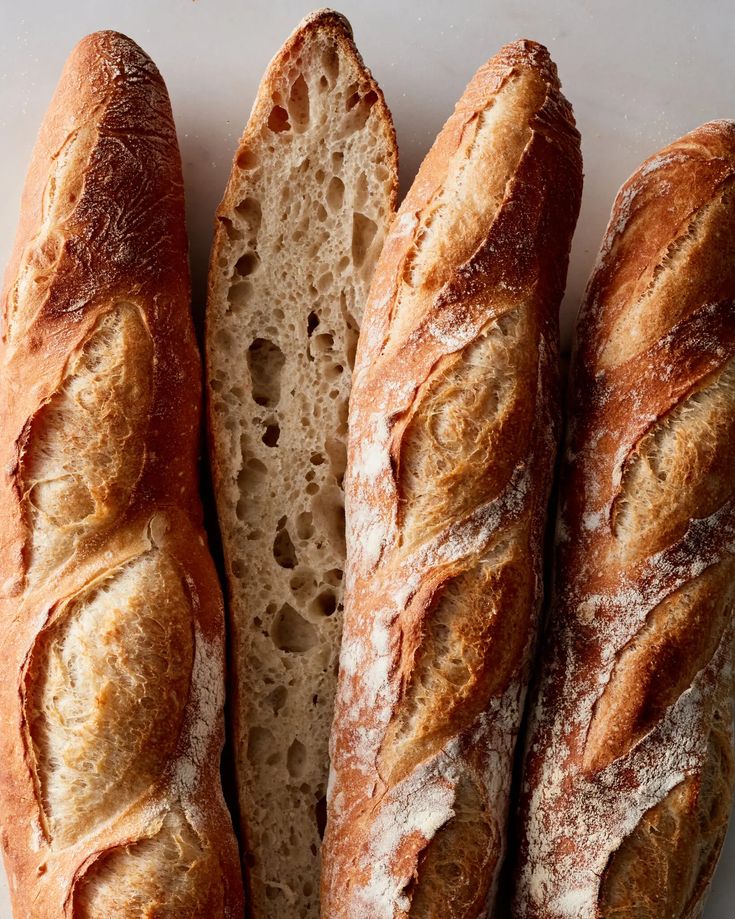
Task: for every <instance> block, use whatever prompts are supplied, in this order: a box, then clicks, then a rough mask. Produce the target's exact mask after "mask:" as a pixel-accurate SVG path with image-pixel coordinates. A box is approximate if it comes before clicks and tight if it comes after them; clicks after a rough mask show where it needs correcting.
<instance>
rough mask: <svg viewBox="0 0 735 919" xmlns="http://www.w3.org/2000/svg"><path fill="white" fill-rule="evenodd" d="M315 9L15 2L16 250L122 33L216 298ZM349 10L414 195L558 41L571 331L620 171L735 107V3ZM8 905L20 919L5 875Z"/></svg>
mask: <svg viewBox="0 0 735 919" xmlns="http://www.w3.org/2000/svg"><path fill="white" fill-rule="evenodd" d="M335 2H336V0H335ZM310 9H312V7H311V6H310V5H309V3H308V2H295V0H294V2H268V3H253V2H248V0H96V2H95V0H64V2H58V0H44V2H41V0H26V2H18V0H0V12H1V15H0V138H2V150H3V157H2V169H0V200H1V201H3V202H4V207H3V213H2V220H0V263H2V264H3V265H4V263H5V262H6V261H7V258H8V255H9V252H10V247H11V242H12V238H13V234H14V232H15V223H16V215H17V208H18V200H19V195H20V190H21V184H22V181H23V178H24V175H25V170H26V166H27V163H28V158H29V154H30V151H31V146H32V144H33V141H34V138H35V135H36V132H37V130H38V126H39V124H40V120H41V118H42V116H43V113H44V110H45V108H46V105H47V103H48V101H49V98H50V96H51V93H52V91H53V88H54V86H55V84H56V80H57V78H58V75H59V72H60V70H61V67H62V64H63V62H64V59H65V58H66V56H67V54H68V53H69V51H70V50H71V48H72V47H73V45H74V44H75V43H76V41H77V40H78V39H79V38H81V37H82V36H83V35H85V34H86V33H87V32H91V31H94V30H96V29H103V28H112V29H118V30H120V31H122V32H125V33H126V34H128V35H130V36H131V37H132V38H134V39H135V40H136V41H137V42H138V43H139V44H141V45H142V46H143V48H144V49H145V50H146V51H147V52H148V53H149V54H150V55H151V56H152V57H153V59H154V60H155V61H156V63H157V64H158V66H159V68H160V70H161V72H162V74H163V76H164V79H165V80H166V82H167V84H168V88H169V91H170V94H171V98H172V102H173V108H174V115H175V117H176V123H177V128H178V132H179V141H180V144H181V148H182V155H183V160H184V174H185V179H186V186H187V187H186V191H187V207H188V218H189V231H190V238H191V254H192V268H193V272H194V291H195V305H196V306H197V307H200V303H201V292H202V290H203V281H204V271H205V267H206V259H207V254H208V248H209V243H210V234H211V224H212V215H213V211H214V207H215V205H216V203H217V202H218V199H219V196H220V195H221V193H222V190H223V188H224V184H225V181H226V178H227V175H228V174H229V170H230V163H231V159H232V155H233V152H234V149H235V145H236V142H237V139H238V137H239V135H240V133H241V131H242V128H243V126H244V123H245V121H246V119H247V116H248V113H249V111H250V106H251V104H252V101H253V98H254V95H255V91H256V88H257V85H258V81H259V79H260V76H261V74H262V72H263V70H264V68H265V66H266V64H267V63H268V61H269V59H270V58H271V56H272V55H273V54H274V53H275V52H276V50H277V49H278V47H279V46H280V44H281V43H282V42H283V41H284V39H285V38H286V37H287V35H288V34H289V33H290V31H291V30H292V29H293V28H294V27H295V25H296V24H297V22H298V21H299V19H300V18H301V16H302V15H304V14H305V13H307V12H308V11H309V10H310ZM339 9H340V10H341V11H342V12H344V13H346V15H347V16H348V17H349V19H350V20H351V22H352V25H353V28H354V31H355V37H356V40H357V44H358V46H359V47H360V49H361V51H362V53H363V55H364V57H365V60H366V62H367V64H368V66H370V67H371V68H372V70H373V72H374V74H375V76H376V78H377V80H378V82H379V83H380V84H381V86H382V87H383V90H384V92H385V95H386V99H387V101H388V105H389V106H390V108H391V109H392V112H393V116H394V119H395V123H396V129H397V132H398V140H399V143H400V151H401V177H402V183H403V188H404V191H405V188H406V187H407V184H408V183H410V181H411V179H412V177H413V175H414V173H415V170H416V168H417V165H418V163H419V162H420V160H421V158H422V157H423V155H424V153H425V152H426V150H427V148H428V146H429V145H430V143H431V142H432V140H433V138H434V136H435V134H436V132H437V131H438V129H439V128H440V127H441V125H442V124H443V122H444V120H445V119H446V117H447V116H448V114H449V112H450V111H451V108H452V107H453V105H454V102H455V100H456V99H457V98H458V96H459V94H460V93H461V91H462V89H463V88H464V86H465V84H466V83H467V81H468V80H469V78H470V77H471V75H472V73H473V72H474V70H475V69H476V68H477V67H478V66H479V65H480V64H481V63H482V62H483V61H484V60H485V59H486V58H488V57H490V56H491V55H492V54H494V53H495V51H496V50H497V49H498V48H499V47H500V46H501V45H502V44H504V43H505V42H507V41H510V40H513V39H515V38H521V37H527V38H534V39H536V40H538V41H541V42H543V43H544V44H546V45H547V46H548V47H549V49H550V50H551V54H552V56H553V58H554V60H555V61H556V63H557V65H558V67H559V73H560V76H561V79H562V83H563V86H564V91H565V93H566V95H567V97H568V98H569V99H570V101H571V102H572V104H573V106H574V109H575V114H576V117H577V122H578V125H579V128H580V130H581V132H582V148H583V154H584V160H585V189H584V199H583V203H582V213H581V217H580V220H579V224H578V227H577V234H576V237H575V240H574V247H573V250H572V262H571V268H570V273H569V282H568V286H567V296H566V298H565V302H564V306H563V323H564V327H565V329H567V330H568V329H569V325H570V321H571V318H572V317H573V315H574V313H575V311H576V308H577V305H578V302H579V299H580V296H581V294H582V291H583V288H584V284H585V282H586V278H587V275H588V274H589V271H590V268H591V265H592V262H593V259H594V256H595V254H596V251H597V248H598V246H599V243H600V238H601V234H602V232H603V229H604V227H605V223H606V221H607V217H608V214H609V210H610V205H611V203H612V199H613V196H614V194H615V192H616V191H617V188H618V187H619V185H620V184H621V183H622V182H623V181H624V180H625V179H626V178H627V176H628V175H629V174H630V173H631V172H632V171H633V170H634V169H635V168H636V167H637V166H638V165H639V163H640V162H641V160H643V159H644V158H645V157H647V156H648V155H650V154H651V153H653V152H655V151H656V150H657V149H658V148H659V147H661V146H663V145H664V144H666V143H668V142H670V141H672V140H674V139H675V138H676V137H677V136H679V135H680V134H683V133H684V132H686V131H688V130H691V129H692V128H694V127H696V125H698V124H699V123H701V122H703V121H707V120H709V119H711V118H735V52H734V51H733V43H732V39H733V36H734V35H735V4H734V3H733V0H700V2H698V3H692V2H691V0H616V2H602V0H555V2H545V0H535V2H529V0H525V2H524V0H515V2H514V0H467V2H460V0H440V2H437V0H415V2H413V3H400V2H397V0H373V2H362V3H361V2H352V0H343V2H342V3H341V5H340V6H339ZM0 768H2V764H0ZM734 869H735V832H734V831H733V828H732V827H731V832H730V836H729V841H728V845H727V847H726V849H725V852H724V853H723V856H722V860H721V863H720V868H719V871H718V875H717V878H716V882H715V885H714V889H713V891H712V894H711V897H710V901H709V904H708V907H707V910H706V913H705V919H732V917H733V915H735V905H733V904H735V876H734V875H735V870H734ZM0 919H10V910H9V907H8V906H7V899H6V894H5V892H4V889H3V890H1V891H0ZM18 919H20V917H18ZM23 919H25V917H23ZM182 919H183V917H182ZM284 919H288V917H284Z"/></svg>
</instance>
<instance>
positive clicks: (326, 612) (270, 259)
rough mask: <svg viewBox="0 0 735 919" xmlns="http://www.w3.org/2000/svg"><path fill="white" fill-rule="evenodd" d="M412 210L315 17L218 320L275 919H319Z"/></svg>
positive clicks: (229, 269) (233, 560)
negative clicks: (384, 363)
mask: <svg viewBox="0 0 735 919" xmlns="http://www.w3.org/2000/svg"><path fill="white" fill-rule="evenodd" d="M396 191H397V151H396V144H395V135H394V131H393V125H392V122H391V118H390V113H389V112H388V109H387V108H386V105H385V102H384V100H383V96H382V94H381V92H380V89H379V88H378V86H377V85H376V83H375V81H374V80H373V78H372V77H371V75H370V72H369V71H368V70H367V69H366V68H365V65H364V64H363V62H362V60H361V58H360V56H359V54H358V52H357V49H356V48H355V45H354V42H353V40H352V33H351V31H350V27H349V24H348V23H347V21H346V20H345V19H344V18H343V17H342V16H340V15H338V14H337V13H334V12H331V11H329V10H323V11H321V12H318V13H315V14H312V15H311V16H309V17H308V18H307V19H306V20H304V22H302V23H301V25H300V26H299V27H298V28H297V29H296V31H295V32H294V33H293V35H291V37H290V38H289V39H288V41H287V42H286V44H285V45H284V46H283V47H282V48H281V50H280V51H279V52H278V54H277V55H276V57H275V58H274V59H273V61H272V62H271V64H270V66H269V68H268V70H267V72H266V74H265V76H264V78H263V82H262V84H261V86H260V90H259V92H258V98H257V100H256V102H255V106H254V108H253V112H252V115H251V116H250V120H249V122H248V124H247V127H246V129H245V133H244V135H243V138H242V140H241V142H240V146H239V148H238V151H237V155H236V158H235V164H234V167H233V171H232V175H231V177H230V181H229V184H228V186H227V190H226V192H225V196H224V200H223V201H222V204H221V205H220V208H219V210H218V212H217V230H216V235H215V240H214V247H213V250H212V261H211V270H210V286H209V301H208V306H207V355H208V379H209V394H210V398H209V422H210V429H211V435H212V467H213V471H214V481H215V492H216V497H217V509H218V514H219V522H220V528H221V531H222V541H223V544H224V552H225V561H226V573H227V582H228V587H229V598H230V624H231V637H232V668H231V677H232V678H231V685H232V691H233V702H232V708H231V711H232V728H233V736H234V752H235V764H236V769H237V784H238V790H239V799H240V822H241V827H242V837H243V840H244V843H245V849H246V853H245V857H246V860H245V864H246V867H247V874H248V880H249V888H250V893H251V909H252V913H253V916H255V917H258V919H263V917H273V919H284V917H294V919H299V917H316V916H318V914H319V850H320V848H321V833H322V832H323V829H324V819H325V795H326V785H327V768H328V754H327V747H328V739H329V728H330V725H331V721H332V712H333V705H334V693H335V688H336V669H337V656H338V653H339V641H340V636H341V630H342V579H343V569H344V497H343V491H342V485H343V483H342V480H343V476H344V470H345V463H346V449H347V448H346V434H347V402H348V398H349V392H350V380H351V376H352V365H353V362H354V355H355V348H356V344H357V333H358V324H359V321H360V318H361V316H362V310H363V307H364V304H365V300H366V299H367V292H368V286H369V283H370V279H371V277H372V274H373V268H374V266H375V261H376V259H377V256H378V253H379V252H380V249H381V247H382V244H383V239H384V237H385V232H386V229H387V226H388V224H389V222H390V221H391V219H392V218H393V213H394V207H395V198H396Z"/></svg>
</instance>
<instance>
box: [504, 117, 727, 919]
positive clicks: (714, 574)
mask: <svg viewBox="0 0 735 919" xmlns="http://www.w3.org/2000/svg"><path fill="white" fill-rule="evenodd" d="M734 469H735V124H732V123H729V122H713V123H711V124H706V125H704V126H703V127H701V128H699V129H698V130H696V131H693V132H692V133H691V134H688V135H686V136H685V137H683V138H681V140H678V141H676V143H674V144H672V145H671V146H670V147H667V148H666V149H665V150H662V151H661V153H659V154H657V155H656V156H654V157H653V158H651V159H650V160H648V161H647V162H646V163H644V164H643V166H642V167H641V168H640V169H639V170H638V172H637V173H635V175H634V176H633V177H632V178H631V179H630V180H629V181H628V182H627V183H626V184H625V185H624V186H623V188H622V189H621V191H620V193H619V195H618V197H617V200H616V202H615V206H614V208H613V212H612V218H611V221H610V225H609V227H608V230H607V234H606V236H605V239H604V241H603V244H602V251H601V254H600V259H599V261H598V264H597V267H596V268H595V271H594V273H593V275H592V278H591V280H590V284H589V287H588V290H587V295H586V300H585V304H584V306H583V308H582V311H581V313H580V317H579V325H578V344H577V354H576V360H575V366H574V369H573V373H572V383H571V407H570V427H569V440H568V448H567V454H566V460H565V464H564V473H563V487H562V495H561V507H560V516H559V526H558V534H557V547H558V560H557V561H558V564H557V572H556V590H555V600H554V606H553V612H552V619H551V626H550V633H549V637H548V640H545V641H544V648H545V650H546V652H547V658H546V660H545V665H544V675H543V680H542V684H541V689H540V694H539V698H538V701H537V702H536V705H535V710H534V713H533V717H532V720H531V727H530V736H529V738H528V752H527V757H526V766H525V778H524V791H523V802H522V811H521V827H522V839H521V849H520V863H519V866H518V875H517V889H516V897H515V915H516V916H518V917H519V919H531V917H533V919H572V917H573V919H598V917H606V919H608V917H610V919H611V917H616V919H695V917H699V916H700V915H701V912H702V908H703V901H704V897H705V894H706V891H707V888H708V886H709V881H710V878H711V876H712V873H713V871H714V868H715V864H716V862H717V856H718V854H719V850H720V846H721V845H722V841H723V838H724V835H725V829H726V825H727V816H728V811H729V808H730V804H731V801H732V793H733V779H734V776H735V769H734V757H733V725H732V722H733V691H734V689H735V687H734V686H733V652H734V650H735V644H734V641H733V605H734V603H735V503H734V499H735V475H733V470H734Z"/></svg>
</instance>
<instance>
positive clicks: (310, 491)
mask: <svg viewBox="0 0 735 919" xmlns="http://www.w3.org/2000/svg"><path fill="white" fill-rule="evenodd" d="M318 491H319V486H318V485H317V484H316V482H309V484H308V485H307V486H306V494H307V495H315V494H316V493H317V492H318Z"/></svg>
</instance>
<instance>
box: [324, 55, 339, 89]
mask: <svg viewBox="0 0 735 919" xmlns="http://www.w3.org/2000/svg"><path fill="white" fill-rule="evenodd" d="M322 68H323V69H324V76H325V77H327V78H328V80H329V83H330V84H331V85H332V86H334V84H335V82H336V80H337V77H338V75H339V55H338V54H337V52H336V50H335V49H334V48H332V47H329V48H325V49H324V51H322Z"/></svg>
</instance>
